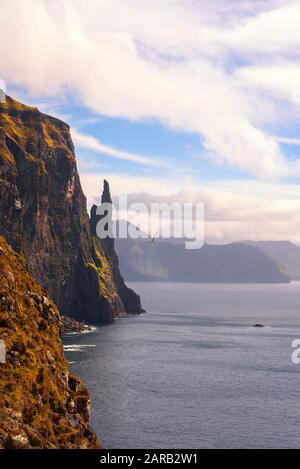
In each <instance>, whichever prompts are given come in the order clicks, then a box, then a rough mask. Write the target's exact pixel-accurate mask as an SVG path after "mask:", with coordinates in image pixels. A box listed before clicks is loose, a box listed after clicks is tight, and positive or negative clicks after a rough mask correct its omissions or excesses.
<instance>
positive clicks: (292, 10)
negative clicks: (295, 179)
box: [0, 0, 300, 178]
mask: <svg viewBox="0 0 300 469" xmlns="http://www.w3.org/2000/svg"><path fill="white" fill-rule="evenodd" d="M222 15H223V16H222ZM33 17H34V22H33V21H32V18H33ZM224 18H226V25H225V26H224V25H222V26H221V20H224ZM299 18H300V15H299V5H297V3H295V2H289V3H288V4H287V5H283V2H280V1H269V2H268V1H266V2H261V1H256V2H249V1H246V2H243V3H242V6H241V7H239V9H237V8H236V2H234V1H233V0H231V1H230V0H226V2H225V1H224V0H223V1H222V0H220V1H218V2H216V1H215V0H210V1H206V2H202V1H200V2H195V1H192V0H188V1H179V0H178V1H173V0H172V1H171V0H165V1H163V2H162V1H158V0H154V1H152V2H148V1H145V0H124V1H122V2H120V1H118V0H110V1H109V2H107V0H97V1H95V0H86V1H85V2H82V1H78V0H73V1H71V0H53V1H51V2H48V1H45V0H27V1H26V2H20V1H19V0H2V2H1V15H0V53H1V74H2V77H3V78H4V79H5V80H6V81H8V82H10V83H13V84H15V85H18V86H22V87H25V88H26V89H27V90H29V92H30V93H35V94H36V95H37V96H41V95H42V96H44V95H48V96H56V99H59V97H60V96H61V95H63V94H64V93H65V92H70V93H71V92H72V93H74V94H75V96H76V97H77V99H78V100H79V101H82V102H84V103H85V104H86V105H87V106H89V107H90V108H91V109H93V110H94V111H96V112H97V113H99V114H104V115H109V116H121V117H125V118H128V119H133V120H145V119H157V120H159V121H160V122H162V123H163V124H165V125H167V126H170V127H172V128H175V129H180V130H183V131H188V132H196V133H198V134H199V136H201V141H202V142H203V145H204V147H205V149H206V150H207V152H208V154H210V155H212V156H213V157H214V158H217V159H218V160H219V161H222V162H223V163H225V164H229V165H233V166H236V167H239V168H242V169H243V170H245V171H248V172H250V173H252V174H255V175H257V176H259V177H271V178H272V177H273V178H276V177H288V176H290V175H292V174H293V171H294V168H293V167H291V165H290V164H289V162H288V161H287V159H286V158H285V156H284V154H283V153H282V149H281V147H280V145H279V144H278V142H277V141H276V140H275V139H274V138H273V137H272V136H271V135H268V134H267V133H266V131H265V130H264V125H263V124H264V123H269V121H268V119H269V118H270V115H269V114H268V113H266V115H264V111H263V108H264V106H263V105H262V106H258V107H257V106H256V104H257V99H256V92H257V88H259V87H260V83H255V82H254V79H253V74H252V78H250V79H249V70H250V69H248V71H247V68H246V66H250V65H253V66H254V67H257V69H258V72H261V74H262V75H263V76H266V81H267V82H268V83H267V84H268V86H269V83H272V82H273V83H274V77H273V76H272V74H271V73H270V74H268V73H266V70H264V68H263V67H261V64H260V63H258V62H257V56H259V57H261V56H262V55H264V56H266V55H267V56H268V61H271V62H274V61H275V62H276V61H277V60H278V59H279V58H282V56H283V55H284V54H286V55H288V56H290V54H291V51H292V52H293V51H294V50H296V51H297V48H298V46H299V42H300V33H299V31H300V28H299ZM12 35H13V40H12V41H9V40H7V38H10V37H11V36H12ZM241 59H242V61H244V62H245V61H246V62H248V63H246V65H245V64H244V65H245V66H243V64H240V62H241ZM249 64H250V65H249ZM273 65H274V64H273ZM273 65H272V66H273ZM243 68H244V70H243ZM265 73H266V75H264V74H265ZM297 74H298V71H297V72H296V71H295V73H294V75H295V77H296V78H297V76H298V75H297ZM294 75H293V76H294ZM296 75H297V76H296ZM245 77H246V78H247V80H248V81H247V80H245ZM242 78H243V80H242ZM241 81H243V83H241ZM246 81H247V83H246ZM250 81H251V83H250V84H249V82H250ZM272 90H273V91H272V93H273V95H272V98H274V99H275V98H277V95H276V93H277V92H278V86H275V87H273V88H272ZM263 101H264V99H263ZM274 105H275V106H276V103H275V104H274ZM282 109H283V105H282V103H281V108H280V109H279V110H280V112H282ZM276 110H278V107H277V108H276ZM273 115H274V116H275V115H276V112H274V113H273ZM85 141H86V142H87V140H85ZM89 144H90V145H94V146H97V145H96V143H95V142H93V141H92V140H90V143H89ZM100 145H102V144H101V143H100ZM112 152H114V155H113V154H112ZM112 152H110V153H109V154H110V155H111V156H116V157H121V155H122V154H123V153H124V152H121V151H119V150H114V149H112ZM117 155H119V156H117ZM136 156H137V158H138V159H140V156H139V155H136ZM136 162H138V160H136Z"/></svg>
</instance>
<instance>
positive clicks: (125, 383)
mask: <svg viewBox="0 0 300 469" xmlns="http://www.w3.org/2000/svg"><path fill="white" fill-rule="evenodd" d="M130 286H131V287H133V288H134V289H135V290H136V291H137V292H138V293H139V294H140V295H141V298H142V303H143V306H144V308H145V309H146V310H147V314H144V315H141V316H138V317H129V318H124V319H120V320H118V321H116V322H115V324H114V325H112V326H106V327H102V328H100V329H99V330H97V331H95V332H92V333H89V334H83V335H70V336H68V337H66V338H65V340H64V342H65V345H66V350H67V357H68V359H69V360H70V361H71V362H72V365H71V367H72V371H73V372H74V373H77V374H78V375H79V376H81V377H82V378H83V380H84V381H85V382H86V384H87V386H88V388H89V391H90V393H91V397H92V414H93V418H92V425H93V427H94V429H95V430H96V432H97V433H98V435H99V437H100V438H101V440H102V444H103V446H104V447H105V448H164V447H167V448H228V447H229V448H231V447H233V448H239V447H248V448H254V447H263V448H270V447H272V448H273V447H300V433H299V427H300V364H299V365H294V364H292V362H291V354H292V351H293V349H292V347H291V342H292V341H293V340H294V339H296V338H299V339H300V283H292V284H290V285H216V284H214V285H212V284H208V285H207V284H205V285H204V284H202V285H199V284H174V283H173V284H169V283H134V284H131V285H130ZM255 323H262V324H265V325H266V326H270V327H265V328H253V327H252V326H253V324H255Z"/></svg>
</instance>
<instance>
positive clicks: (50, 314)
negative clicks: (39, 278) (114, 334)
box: [0, 237, 99, 449]
mask: <svg viewBox="0 0 300 469" xmlns="http://www.w3.org/2000/svg"><path fill="white" fill-rule="evenodd" d="M61 327H62V324H61V318H60V314H59V312H58V310H57V307H56V306H55V304H53V303H52V301H51V300H50V299H49V297H48V295H47V294H46V292H45V291H44V290H43V289H42V287H41V286H40V285H39V284H38V283H37V282H36V281H35V280H34V279H33V278H32V276H31V275H30V274H29V272H28V270H27V266H26V262H25V260H24V258H23V257H22V256H20V255H18V254H16V253H15V252H14V251H13V250H12V249H11V248H10V246H8V244H7V243H6V242H5V240H4V238H2V237H0V339H1V340H3V341H4V343H5V347H6V363H0V448H15V449H19V448H98V447H99V442H98V440H97V437H96V435H95V433H94V432H93V430H92V429H91V428H90V426H89V423H88V422H89V417H90V415H89V413H90V410H89V409H90V399H89V395H88V392H87V390H86V388H85V386H84V385H83V383H82V382H81V380H80V379H79V378H77V377H76V376H73V375H70V374H69V368H68V363H67V361H66V360H65V357H64V353H63V347H62V343H61V339H60V332H61Z"/></svg>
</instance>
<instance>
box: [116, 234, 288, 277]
mask: <svg viewBox="0 0 300 469" xmlns="http://www.w3.org/2000/svg"><path fill="white" fill-rule="evenodd" d="M116 251H117V253H118V256H119V265H120V270H121V273H122V275H123V276H124V277H125V279H126V280H131V281H175V282H176V281H177V282H206V283H208V282H211V283H288V282H290V278H289V276H288V275H287V274H286V273H285V272H284V269H282V268H281V266H280V265H279V264H278V263H277V262H276V261H275V260H274V259H272V258H271V257H269V256H268V255H266V254H265V253H264V252H262V250H261V249H259V248H257V247H256V246H251V245H247V244H244V243H232V244H226V245H209V244H204V246H203V247H202V248H201V249H198V250H187V249H185V246H184V244H179V243H173V242H171V241H170V242H168V241H167V240H164V241H162V240H160V239H155V240H154V241H153V242H151V240H150V239H137V240H133V239H130V238H128V239H116Z"/></svg>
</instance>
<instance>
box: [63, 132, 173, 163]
mask: <svg viewBox="0 0 300 469" xmlns="http://www.w3.org/2000/svg"><path fill="white" fill-rule="evenodd" d="M71 134H72V139H73V141H74V144H75V146H78V147H82V148H89V149H91V150H94V151H96V152H99V153H101V154H104V155H109V156H111V157H112V158H117V159H120V160H126V161H134V162H135V163H138V164H142V165H144V166H157V167H161V166H164V162H162V161H159V160H158V159H155V158H154V157H148V156H142V155H137V154H135V153H130V152H126V151H122V150H118V149H116V148H113V147H111V146H109V145H105V144H103V143H102V142H100V140H98V139H97V138H95V137H91V136H90V135H85V134H82V133H80V132H78V131H77V130H76V129H74V128H73V129H71Z"/></svg>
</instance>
